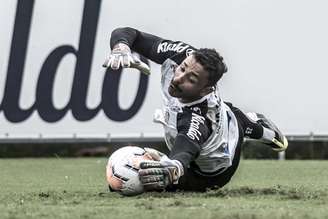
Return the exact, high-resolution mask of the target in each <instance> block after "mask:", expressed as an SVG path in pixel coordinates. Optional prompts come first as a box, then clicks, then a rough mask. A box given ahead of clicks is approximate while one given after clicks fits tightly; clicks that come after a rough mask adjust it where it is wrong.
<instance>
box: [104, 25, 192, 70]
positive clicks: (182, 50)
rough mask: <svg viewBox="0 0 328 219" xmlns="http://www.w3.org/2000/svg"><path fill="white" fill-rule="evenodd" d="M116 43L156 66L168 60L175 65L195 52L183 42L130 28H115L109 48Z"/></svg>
mask: <svg viewBox="0 0 328 219" xmlns="http://www.w3.org/2000/svg"><path fill="white" fill-rule="evenodd" d="M117 43H125V44H127V45H128V46H129V47H130V48H131V50H133V51H135V52H137V53H139V54H140V55H142V56H144V57H146V58H147V59H150V60H152V61H153V62H156V63H157V64H163V62H164V61H165V60H166V59H168V58H171V59H173V60H174V61H175V62H176V63H180V62H182V60H184V59H185V58H186V57H187V56H188V55H190V54H191V53H192V52H193V51H194V50H196V49H195V48H194V47H192V46H190V45H189V44H186V43H184V42H181V41H172V40H166V39H163V38H161V37H158V36H155V35H152V34H149V33H145V32H141V31H139V30H136V29H134V28H130V27H124V28H117V29H115V30H114V31H113V32H112V34H111V40H110V45H111V48H113V47H114V46H115V45H116V44H117Z"/></svg>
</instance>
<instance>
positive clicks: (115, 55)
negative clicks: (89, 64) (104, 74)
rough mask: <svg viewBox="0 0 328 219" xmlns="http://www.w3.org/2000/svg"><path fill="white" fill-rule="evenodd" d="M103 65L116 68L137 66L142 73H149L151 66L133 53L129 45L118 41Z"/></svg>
mask: <svg viewBox="0 0 328 219" xmlns="http://www.w3.org/2000/svg"><path fill="white" fill-rule="evenodd" d="M103 67H105V68H108V67H111V68H112V69H114V70H117V69H119V68H120V67H122V68H136V69H138V70H139V71H141V72H142V73H144V74H146V75H149V74H150V68H149V66H148V65H147V64H146V63H144V62H142V61H141V60H140V59H139V58H138V57H136V56H134V55H133V54H132V53H131V50H130V48H129V46H128V45H126V44H124V43H118V44H116V45H115V46H114V48H113V50H112V52H111V53H110V54H109V56H108V57H107V59H106V60H105V62H104V64H103Z"/></svg>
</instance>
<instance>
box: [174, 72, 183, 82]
mask: <svg viewBox="0 0 328 219" xmlns="http://www.w3.org/2000/svg"><path fill="white" fill-rule="evenodd" d="M183 78H184V77H183V74H179V75H175V76H174V78H173V83H174V84H181V83H182V82H183Z"/></svg>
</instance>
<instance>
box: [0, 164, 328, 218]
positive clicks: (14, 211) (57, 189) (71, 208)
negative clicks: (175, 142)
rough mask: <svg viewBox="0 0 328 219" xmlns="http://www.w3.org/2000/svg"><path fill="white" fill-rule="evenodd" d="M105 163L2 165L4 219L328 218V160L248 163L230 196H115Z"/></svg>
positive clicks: (221, 192) (227, 189) (225, 191)
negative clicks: (107, 184)
mask: <svg viewBox="0 0 328 219" xmlns="http://www.w3.org/2000/svg"><path fill="white" fill-rule="evenodd" d="M105 165H106V159H105V158H104V159H99V158H89V159H81V158H76V159H60V158H54V159H0V218H135V219H137V218H188V219H193V218H197V219H199V218H200V219H207V218H213V219H214V218H252V219H254V218H328V210H327V209H328V207H327V206H328V161H263V160H242V161H241V165H240V168H239V170H238V171H237V174H236V175H235V177H234V178H233V180H232V182H231V183H230V184H229V185H228V186H226V187H225V188H224V189H221V190H217V191H209V192H207V193H148V194H142V195H140V196H136V197H123V196H120V195H119V194H116V193H109V192H108V191H107V187H106V183H105V176H104V175H105V171H104V168H105Z"/></svg>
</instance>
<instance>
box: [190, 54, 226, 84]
mask: <svg viewBox="0 0 328 219" xmlns="http://www.w3.org/2000/svg"><path fill="white" fill-rule="evenodd" d="M193 56H194V57H195V59H196V61H197V62H198V63H199V64H201V65H202V66H203V68H204V70H205V71H207V72H208V85H209V86H215V85H216V83H217V82H218V81H219V80H220V78H221V77H222V75H223V74H224V73H225V72H227V70H228V69H227V66H226V65H225V64H224V62H223V58H222V56H220V54H219V53H218V52H217V51H216V50H215V49H207V48H202V49H198V50H196V51H195V52H193Z"/></svg>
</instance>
